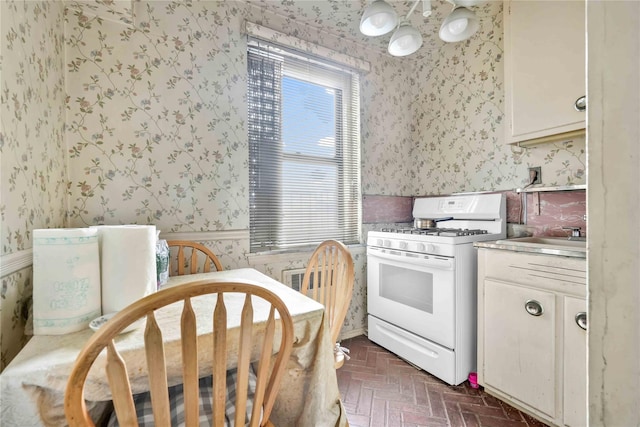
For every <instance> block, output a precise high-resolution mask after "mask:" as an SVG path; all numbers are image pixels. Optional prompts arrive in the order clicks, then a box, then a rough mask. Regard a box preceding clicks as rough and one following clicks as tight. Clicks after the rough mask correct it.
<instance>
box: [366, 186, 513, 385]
mask: <svg viewBox="0 0 640 427" xmlns="http://www.w3.org/2000/svg"><path fill="white" fill-rule="evenodd" d="M413 216H414V218H426V219H443V218H451V219H447V220H445V221H438V222H436V223H435V224H436V227H435V228H427V229H416V228H388V229H382V230H381V231H370V232H369V234H368V236H367V291H368V293H367V313H368V330H369V331H368V334H369V339H370V340H371V341H374V342H376V343H378V344H379V345H381V346H382V347H385V348H387V349H388V350H390V351H392V352H393V353H395V354H397V355H398V356H400V357H401V358H403V359H405V360H407V361H408V362H410V363H412V364H413V365H416V366H417V367H419V368H421V369H424V370H425V371H427V372H429V373H431V374H433V375H435V376H436V377H438V378H440V379H441V380H443V381H445V382H447V383H448V384H452V385H457V384H460V383H462V382H463V381H465V380H466V379H467V377H468V375H469V373H470V372H473V371H475V369H476V313H477V307H476V302H477V292H476V287H477V259H476V249H475V248H474V247H473V242H477V241H489V240H498V239H504V238H506V234H507V233H506V227H507V219H506V203H505V198H504V194H497V193H492V194H469V195H452V196H445V197H425V198H418V199H416V200H415V203H414V207H413Z"/></svg>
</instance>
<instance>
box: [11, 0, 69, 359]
mask: <svg viewBox="0 0 640 427" xmlns="http://www.w3.org/2000/svg"><path fill="white" fill-rule="evenodd" d="M0 16H1V18H0V19H1V20H2V23H1V33H2V39H1V41H0V43H1V45H0V46H1V53H2V73H1V76H0V85H1V93H0V97H1V98H2V110H1V112H0V121H1V124H2V126H1V130H0V158H1V160H0V174H1V178H0V179H1V181H0V182H1V186H0V193H1V194H2V196H1V199H0V218H1V220H0V241H1V242H2V251H1V252H0V255H2V256H3V258H4V256H5V255H8V254H17V253H21V252H23V251H26V250H28V249H30V248H31V230H33V229H34V228H46V227H62V226H63V225H64V220H65V214H66V206H65V190H66V184H67V180H66V170H65V168H66V165H65V150H64V123H65V96H66V93H65V89H64V81H65V79H64V74H65V65H64V44H63V22H64V16H63V7H62V4H61V3H58V2H44V1H43V2H40V1H27V2H25V1H3V2H0ZM0 280H1V288H0V370H2V369H3V368H4V366H5V365H6V364H7V363H8V362H9V361H10V360H11V359H12V358H13V357H14V356H15V355H16V354H17V353H18V351H19V350H20V348H21V347H22V345H24V343H25V337H24V334H23V330H24V325H25V320H26V317H27V311H28V303H29V299H30V297H31V269H30V268H25V269H21V270H19V271H16V272H14V273H12V274H10V275H8V276H6V277H2V278H1V279H0Z"/></svg>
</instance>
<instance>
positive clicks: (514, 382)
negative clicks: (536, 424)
mask: <svg viewBox="0 0 640 427" xmlns="http://www.w3.org/2000/svg"><path fill="white" fill-rule="evenodd" d="M484 285H485V286H484V357H483V359H484V383H485V384H487V385H490V386H492V387H495V388H497V389H499V390H500V391H502V392H503V393H506V394H508V395H510V396H512V397H514V398H515V399H518V400H519V401H521V402H523V404H525V405H526V406H528V407H532V408H534V409H537V410H538V411H541V412H542V413H544V414H546V415H548V416H550V417H551V418H555V417H556V405H555V401H556V394H555V390H556V387H555V381H556V338H555V331H556V307H555V295H554V294H553V293H551V292H545V291H540V290H536V289H531V288H526V287H523V286H516V285H508V284H505V283H499V282H494V281H491V280H485V281H484ZM528 301H529V302H530V310H533V307H535V304H536V303H535V302H537V303H539V304H540V306H541V308H542V313H541V314H540V315H538V316H535V315H532V314H530V313H529V312H528V311H527V308H526V304H527V302H528ZM532 301H535V302H532Z"/></svg>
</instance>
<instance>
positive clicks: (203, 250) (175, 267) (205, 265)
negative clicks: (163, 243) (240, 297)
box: [167, 240, 223, 276]
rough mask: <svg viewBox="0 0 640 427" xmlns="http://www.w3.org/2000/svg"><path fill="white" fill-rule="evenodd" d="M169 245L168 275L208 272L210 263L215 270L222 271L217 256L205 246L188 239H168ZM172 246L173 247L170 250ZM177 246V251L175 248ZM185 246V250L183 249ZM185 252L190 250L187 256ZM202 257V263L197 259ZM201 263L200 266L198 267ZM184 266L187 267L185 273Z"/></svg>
mask: <svg viewBox="0 0 640 427" xmlns="http://www.w3.org/2000/svg"><path fill="white" fill-rule="evenodd" d="M167 245H168V246H169V251H170V252H169V253H170V259H169V276H175V275H178V276H183V275H185V274H194V273H208V272H209V271H211V263H213V265H214V266H215V268H216V271H222V270H223V268H222V264H221V263H220V260H218V257H217V256H215V255H214V253H213V252H211V251H210V250H209V249H208V248H207V247H206V246H204V245H202V244H200V243H196V242H192V241H190V240H169V241H167ZM172 248H174V249H173V250H172ZM175 248H177V251H176V250H175ZM185 248H187V249H186V251H185ZM185 252H191V253H190V254H189V256H187V255H186V254H185ZM200 259H202V263H200V262H199V260H200ZM200 265H202V268H200ZM185 267H188V268H189V270H188V272H186V273H185Z"/></svg>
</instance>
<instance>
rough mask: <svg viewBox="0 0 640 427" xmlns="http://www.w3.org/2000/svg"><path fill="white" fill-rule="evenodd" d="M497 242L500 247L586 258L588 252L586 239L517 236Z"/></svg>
mask: <svg viewBox="0 0 640 427" xmlns="http://www.w3.org/2000/svg"><path fill="white" fill-rule="evenodd" d="M495 244H496V245H499V246H501V247H500V248H498V249H506V250H512V251H519V252H520V251H522V252H537V253H541V254H548V255H560V256H571V257H579V258H584V257H586V253H587V242H586V240H569V239H568V238H566V237H517V238H513V239H502V240H498V241H496V242H495Z"/></svg>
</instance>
